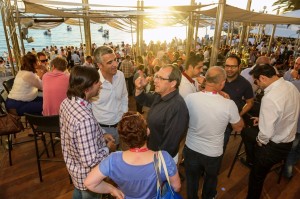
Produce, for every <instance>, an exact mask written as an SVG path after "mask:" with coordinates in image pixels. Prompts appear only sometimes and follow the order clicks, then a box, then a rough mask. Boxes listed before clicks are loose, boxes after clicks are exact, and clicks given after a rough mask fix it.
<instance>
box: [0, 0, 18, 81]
mask: <svg viewBox="0 0 300 199" xmlns="http://www.w3.org/2000/svg"><path fill="white" fill-rule="evenodd" d="M4 10H5V4H4V2H3V3H2V6H1V17H2V23H3V29H4V34H5V40H6V46H7V51H8V57H9V58H10V59H9V63H10V66H11V72H12V74H13V75H14V76H15V75H16V72H15V68H14V67H13V66H14V61H13V55H12V53H11V50H10V43H9V38H8V34H7V28H6V16H5V11H4Z"/></svg>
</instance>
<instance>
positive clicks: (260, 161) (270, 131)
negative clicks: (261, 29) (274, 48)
mask: <svg viewBox="0 0 300 199" xmlns="http://www.w3.org/2000/svg"><path fill="white" fill-rule="evenodd" d="M251 75H252V76H253V79H254V82H255V83H256V84H257V85H258V86H259V87H260V88H261V89H264V93H265V94H264V97H263V98H262V102H261V108H260V113H259V121H258V118H255V119H254V124H257V123H258V127H259V132H258V135H257V137H256V142H257V146H256V147H255V149H254V164H253V166H252V168H251V172H250V176H249V189H248V195H247V199H252V198H253V199H254V198H259V197H260V195H261V192H262V188H263V183H264V180H265V178H266V176H267V174H268V172H269V171H270V169H271V168H272V166H273V165H275V164H277V163H279V162H280V161H282V160H284V159H286V157H287V155H288V153H289V151H290V150H291V147H292V143H293V140H294V139H295V134H296V129H297V122H298V117H299V110H300V100H299V99H300V94H299V91H298V90H297V88H296V87H295V86H294V85H293V84H292V83H290V82H288V81H285V80H284V79H283V78H279V77H278V76H277V75H276V71H275V69H274V68H273V67H272V66H270V65H268V64H263V65H257V66H255V67H254V69H253V70H252V71H251ZM245 141H247V140H245Z"/></svg>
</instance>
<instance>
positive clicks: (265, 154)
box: [247, 141, 293, 199]
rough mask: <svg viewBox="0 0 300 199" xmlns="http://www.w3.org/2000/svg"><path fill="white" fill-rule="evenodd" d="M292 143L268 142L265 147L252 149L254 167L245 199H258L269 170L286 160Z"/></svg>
mask: <svg viewBox="0 0 300 199" xmlns="http://www.w3.org/2000/svg"><path fill="white" fill-rule="evenodd" d="M292 144H293V143H292V142H290V143H279V144H276V143H274V142H272V141H270V142H269V143H268V144H267V145H263V146H261V147H260V146H258V145H256V146H255V147H254V156H255V159H254V165H253V167H252V169H251V171H250V176H249V188H248V195H247V199H259V198H260V195H261V192H262V188H263V184H264V181H265V179H266V176H267V174H268V173H269V171H270V169H271V168H272V167H273V166H274V165H275V164H277V163H279V162H281V161H282V160H284V159H286V157H287V155H288V153H289V152H290V150H291V147H292Z"/></svg>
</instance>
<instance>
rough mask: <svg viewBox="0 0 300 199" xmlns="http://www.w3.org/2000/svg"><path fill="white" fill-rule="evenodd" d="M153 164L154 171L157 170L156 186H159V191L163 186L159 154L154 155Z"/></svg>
mask: <svg viewBox="0 0 300 199" xmlns="http://www.w3.org/2000/svg"><path fill="white" fill-rule="evenodd" d="M153 164H154V170H155V174H156V184H157V188H156V189H157V190H158V189H159V187H161V186H162V180H161V177H160V167H161V162H160V160H159V158H158V154H157V153H154V156H153Z"/></svg>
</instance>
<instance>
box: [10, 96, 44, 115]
mask: <svg viewBox="0 0 300 199" xmlns="http://www.w3.org/2000/svg"><path fill="white" fill-rule="evenodd" d="M6 108H7V109H16V111H17V113H18V115H24V113H29V114H33V115H42V111H43V98H42V97H36V98H35V99H34V100H32V101H30V102H23V101H19V100H14V99H10V98H7V100H6Z"/></svg>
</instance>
